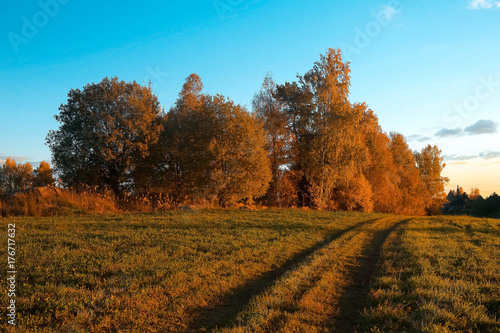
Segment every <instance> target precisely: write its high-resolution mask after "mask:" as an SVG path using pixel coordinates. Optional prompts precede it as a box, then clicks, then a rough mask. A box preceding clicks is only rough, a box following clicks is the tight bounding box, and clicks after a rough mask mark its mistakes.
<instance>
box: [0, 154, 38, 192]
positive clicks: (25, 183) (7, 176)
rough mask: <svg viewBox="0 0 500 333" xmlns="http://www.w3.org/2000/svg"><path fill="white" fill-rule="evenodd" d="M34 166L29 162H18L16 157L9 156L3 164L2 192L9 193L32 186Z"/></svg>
mask: <svg viewBox="0 0 500 333" xmlns="http://www.w3.org/2000/svg"><path fill="white" fill-rule="evenodd" d="M32 173H33V166H32V165H31V164H30V163H29V162H27V163H24V164H17V163H16V161H15V160H14V159H11V158H7V160H6V161H5V164H4V165H3V166H2V182H1V184H0V186H1V187H2V192H4V193H6V194H9V193H12V192H15V191H23V190H26V189H28V188H30V187H31V186H32V181H33V175H32Z"/></svg>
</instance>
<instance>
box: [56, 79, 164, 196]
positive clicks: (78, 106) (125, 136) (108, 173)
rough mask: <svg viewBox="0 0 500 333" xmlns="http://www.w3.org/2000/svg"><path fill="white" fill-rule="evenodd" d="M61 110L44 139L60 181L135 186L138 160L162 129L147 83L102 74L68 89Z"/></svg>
mask: <svg viewBox="0 0 500 333" xmlns="http://www.w3.org/2000/svg"><path fill="white" fill-rule="evenodd" d="M59 110H60V113H59V115H56V116H55V118H56V120H57V121H58V122H59V123H60V124H61V125H60V127H59V129H58V130H56V131H50V132H49V134H48V136H47V143H48V145H49V147H50V149H51V151H52V157H53V161H54V165H55V170H56V171H57V172H58V174H59V175H60V178H61V180H62V181H63V184H64V185H66V186H72V185H78V184H87V185H91V186H99V187H109V188H111V189H112V190H113V191H114V192H115V193H116V194H122V193H123V192H124V191H127V190H128V191H130V190H133V189H134V182H133V179H134V174H135V173H136V172H137V171H138V170H137V165H138V164H139V162H140V161H141V159H143V158H144V157H146V156H147V154H148V148H149V145H151V144H153V143H155V142H156V141H157V140H158V136H159V133H160V129H161V126H160V124H159V123H158V118H159V117H161V116H162V109H161V107H160V103H159V101H158V99H157V97H156V96H155V95H154V94H153V92H152V90H151V86H145V87H144V86H141V85H139V84H138V83H136V82H135V81H134V82H132V83H127V82H124V81H119V80H118V78H116V77H115V78H111V79H109V78H105V79H103V80H102V81H101V82H99V83H97V84H95V83H92V84H88V85H86V86H85V87H84V88H83V89H82V90H80V89H71V90H70V92H69V93H68V101H67V103H66V104H63V105H61V107H60V108H59Z"/></svg>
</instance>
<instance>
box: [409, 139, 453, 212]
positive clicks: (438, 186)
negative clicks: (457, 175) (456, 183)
mask: <svg viewBox="0 0 500 333" xmlns="http://www.w3.org/2000/svg"><path fill="white" fill-rule="evenodd" d="M414 155H415V161H416V162H417V166H418V170H419V172H420V178H421V179H422V181H423V183H424V185H425V187H426V189H427V192H428V194H429V202H428V204H427V213H428V214H432V215H436V214H439V213H440V212H441V208H442V207H443V204H444V203H445V202H446V193H445V191H444V187H445V185H446V184H447V183H448V181H449V179H448V178H446V177H443V176H442V175H441V173H442V171H443V169H444V167H445V166H446V164H445V163H443V157H442V156H441V150H439V148H438V147H437V146H431V145H428V146H427V147H425V148H424V149H422V151H420V152H415V153H414Z"/></svg>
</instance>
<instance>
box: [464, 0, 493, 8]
mask: <svg viewBox="0 0 500 333" xmlns="http://www.w3.org/2000/svg"><path fill="white" fill-rule="evenodd" d="M495 7H496V8H500V1H496V0H471V1H469V9H490V8H495Z"/></svg>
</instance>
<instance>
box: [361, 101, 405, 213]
mask: <svg viewBox="0 0 500 333" xmlns="http://www.w3.org/2000/svg"><path fill="white" fill-rule="evenodd" d="M364 124H365V131H364V132H365V134H364V135H365V143H366V145H367V147H368V152H369V163H368V166H367V168H366V170H365V177H366V179H367V180H368V182H369V183H370V185H371V188H372V191H373V197H372V198H373V206H374V207H373V209H374V210H375V211H377V212H382V213H394V212H396V211H397V210H398V205H399V203H398V196H397V195H396V193H398V183H399V177H398V176H397V173H398V171H397V166H396V164H395V163H394V158H393V155H392V153H391V150H390V144H391V139H390V138H389V137H388V136H387V134H386V133H384V132H383V131H382V128H381V127H380V125H379V123H378V119H377V117H376V116H375V114H374V113H373V111H371V110H368V112H366V113H365V119H364Z"/></svg>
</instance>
